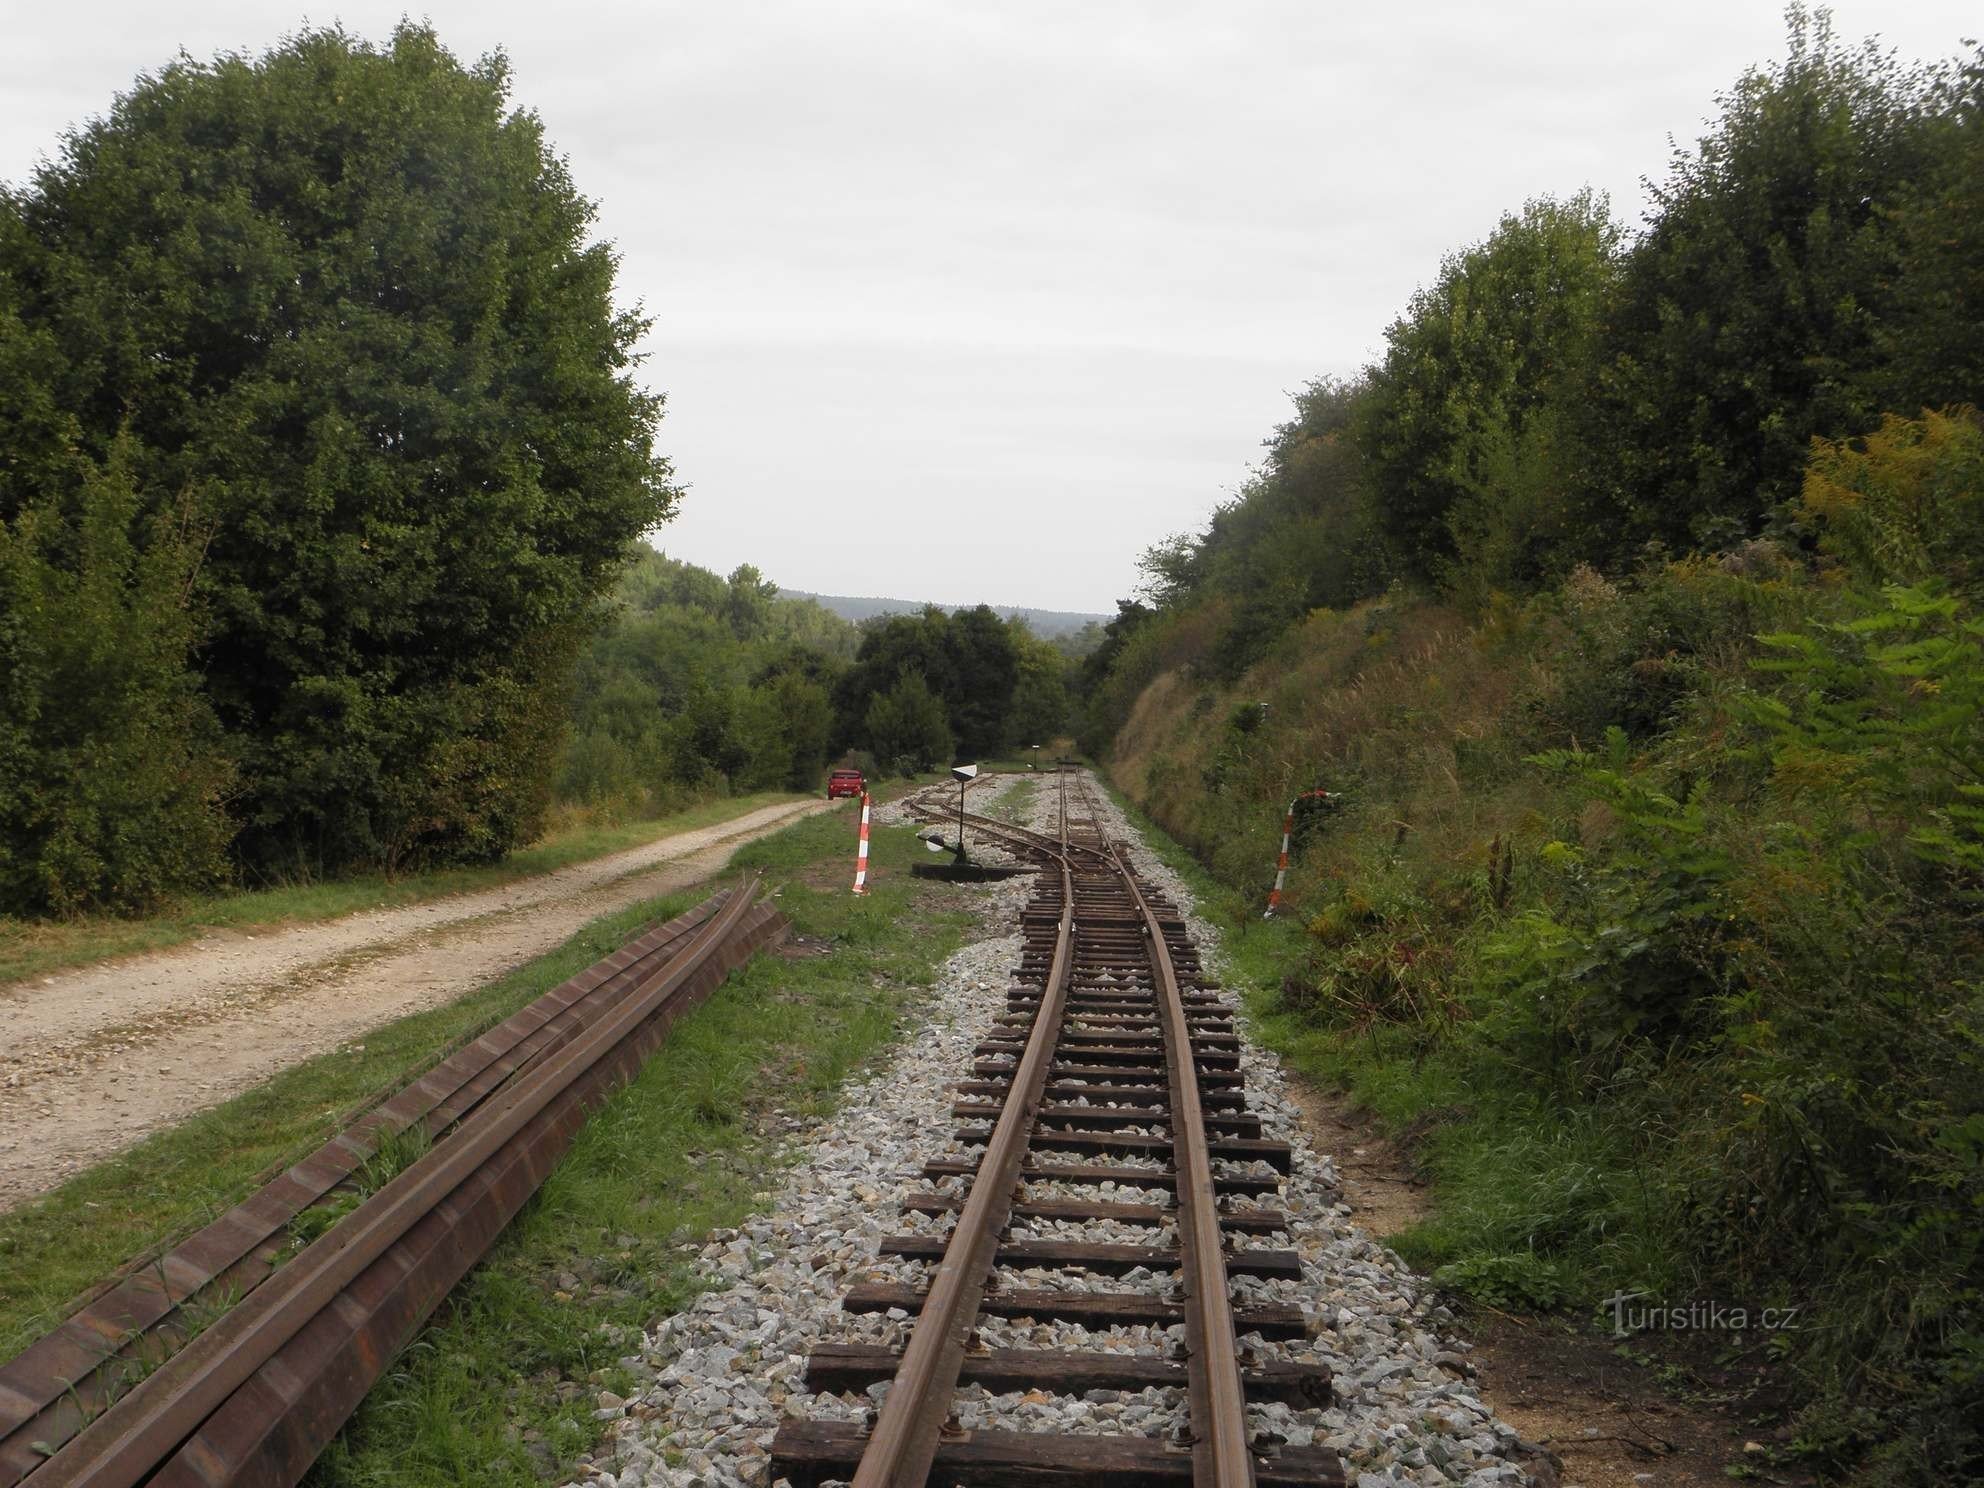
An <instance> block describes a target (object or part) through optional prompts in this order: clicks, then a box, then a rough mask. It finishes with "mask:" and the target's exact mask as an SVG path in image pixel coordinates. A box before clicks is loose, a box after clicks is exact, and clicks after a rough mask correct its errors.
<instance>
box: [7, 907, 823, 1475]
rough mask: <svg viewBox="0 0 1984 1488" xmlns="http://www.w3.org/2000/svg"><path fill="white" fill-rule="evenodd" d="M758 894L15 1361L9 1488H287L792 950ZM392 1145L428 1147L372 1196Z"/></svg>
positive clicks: (406, 1103)
mask: <svg viewBox="0 0 1984 1488" xmlns="http://www.w3.org/2000/svg"><path fill="white" fill-rule="evenodd" d="M757 890H758V885H757V881H756V879H755V878H753V879H751V880H748V881H746V882H744V883H742V884H740V885H739V886H738V887H736V888H733V889H730V890H727V891H725V892H722V893H719V894H717V895H715V896H714V897H712V898H710V899H709V900H707V901H705V902H704V903H702V904H700V905H698V906H697V907H696V908H694V909H692V910H690V911H689V912H688V913H686V914H683V915H681V916H680V917H678V918H676V919H674V920H671V921H669V922H668V923H667V924H665V925H662V926H660V927H658V928H656V929H654V930H651V931H649V932H648V933H646V934H644V935H642V936H640V937H639V938H638V939H636V940H633V941H631V942H629V943H628V944H627V945H626V946H624V947H622V948H621V949H620V950H618V951H616V952H614V953H613V954H612V955H611V956H608V957H607V958H606V959H605V960H603V961H601V962H599V963H598V964H597V965H595V966H592V967H590V968H589V969H587V970H586V971H584V972H582V973H580V974H579V975H578V976H575V977H573V978H572V979H571V980H570V981H568V982H565V983H564V984H562V985H561V986H558V987H555V988H553V989H552V990H551V991H549V992H547V993H545V994H544V995H543V996H542V997H540V998H538V999H537V1000H536V1001H535V1002H533V1003H531V1004H530V1005H529V1006H528V1007H526V1008H524V1009H523V1010H522V1011H520V1012H518V1013H517V1014H515V1015H514V1016H513V1017H511V1018H509V1019H507V1020H505V1021H504V1022H503V1023H501V1024H499V1025H498V1026H496V1027H494V1028H492V1029H490V1030H489V1031H488V1032H487V1033H485V1034H483V1035H482V1036H481V1037H480V1038H478V1039H476V1040H475V1041H474V1042H473V1043H471V1044H469V1045H467V1046H466V1047H464V1048H462V1049H460V1050H458V1051H457V1052H456V1053H454V1054H452V1055H450V1056H449V1057H448V1058H447V1059H445V1060H443V1061H442V1062H441V1063H440V1064H438V1065H436V1066H435V1067H434V1068H433V1069H431V1070H429V1071H428V1072H427V1073H426V1074H424V1075H422V1076H421V1077H420V1078H419V1079H418V1080H415V1081H414V1082H413V1083H412V1084H410V1085H408V1086H407V1087H406V1088H405V1089H403V1090H401V1091H399V1092H398V1093H397V1094H395V1095H393V1096H392V1097H391V1098H390V1099H388V1100H387V1101H386V1102H385V1103H384V1104H382V1105H380V1106H378V1107H377V1108H376V1109H374V1110H373V1111H371V1112H370V1113H369V1114H367V1115H366V1116H365V1117H364V1118H363V1119H362V1120H360V1121H358V1122H357V1123H356V1124H354V1125H353V1126H351V1127H350V1128H349V1129H348V1130H346V1131H343V1132H341V1133H339V1134H338V1135H337V1136H335V1137H333V1138H332V1139H331V1140H330V1141H328V1142H326V1143H325V1144H324V1145H323V1146H322V1147H321V1148H320V1149H318V1150H317V1151H316V1152H314V1153H312V1154H311V1155H310V1156H309V1157H307V1158H305V1159H304V1160H303V1161H302V1162H299V1163H297V1164H296V1165H295V1166H294V1167H292V1168H290V1169H289V1170H288V1171H287V1172H285V1173H283V1174H282V1175H281V1176H280V1177H278V1178H276V1179H275V1180H274V1181H273V1182H271V1183H269V1184H268V1185H267V1186H265V1187H264V1188H262V1189H261V1190H260V1191H258V1192H257V1193H255V1194H253V1195H252V1196H250V1197H249V1198H248V1199H246V1200H244V1201H243V1202H242V1203H241V1204H239V1205H237V1206H236V1207H235V1208H234V1209H232V1210H230V1211H228V1212H227V1213H226V1214H223V1215H222V1216H221V1217H220V1218H219V1219H217V1220H215V1221H214V1222H213V1223H212V1224H209V1225H208V1226H207V1227H206V1228H205V1229H203V1230H201V1231H199V1232H198V1233H197V1234H195V1235H193V1236H191V1237H190V1238H188V1239H186V1240H184V1241H182V1242H180V1243H178V1244H177V1245H174V1246H172V1247H171V1248H170V1249H169V1250H167V1251H165V1252H164V1253H163V1254H160V1255H156V1256H152V1257H148V1258H146V1259H144V1260H142V1261H140V1262H136V1263H134V1264H132V1265H131V1266H130V1267H128V1268H127V1269H126V1270H125V1272H124V1274H123V1275H121V1276H120V1277H118V1278H117V1279H116V1280H115V1281H113V1282H112V1283H110V1284H109V1285H108V1286H106V1287H105V1288H104V1289H103V1290H102V1291H101V1292H100V1293H98V1294H97V1295H96V1296H95V1297H93V1298H91V1299H90V1300H89V1301H88V1302H87V1303H86V1304H85V1305H84V1306H83V1307H82V1308H80V1309H79V1310H78V1311H77V1312H76V1313H75V1314H74V1315H73V1316H71V1317H70V1318H69V1319H68V1320H67V1321H65V1322H64V1323H63V1324H62V1325H61V1326H60V1327H58V1328H56V1329H55V1330H54V1331H53V1332H51V1333H49V1334H48V1335H46V1336H45V1337H43V1338H41V1339H39V1340H38V1341H36V1342H35V1343H33V1344H31V1345H30V1346H29V1347H28V1348H27V1349H25V1350H24V1351H23V1352H22V1353H21V1354H20V1355H19V1356H18V1357H16V1358H14V1359H12V1360H11V1361H9V1362H8V1363H7V1364H5V1365H4V1366H0V1488H13V1485H15V1484H18V1483H21V1482H23V1481H26V1482H27V1483H28V1484H29V1485H30V1488H64V1485H69V1484H89V1485H93V1488H110V1485H129V1484H136V1483H140V1482H145V1483H152V1484H160V1485H165V1484H192V1483H199V1484H203V1485H209V1488H212V1485H220V1484H257V1485H262V1484H290V1483H294V1482H296V1481H297V1480H298V1479H299V1478H301V1477H302V1475H303V1473H304V1471H305V1470H306V1469H307V1468H308V1467H309V1466H310V1464H311V1462H313V1461H314V1460H315V1459H316V1457H317V1454H318V1453H319V1452H321V1451H322V1450H323V1448H324V1446H325V1445H326V1444H327V1443H328V1442H329V1441H330V1439H331V1438H332V1436H333V1435H335V1434H336V1432H337V1431H338V1429H339V1427H340V1426H342V1424H343V1423H344V1421H345V1420H346V1418H347V1417H348V1416H349V1415H350V1414H351V1412H352V1410H353V1409H355V1408H356V1407H357V1405H358V1403H359V1401H360V1400H361V1399H363V1398H364V1396H365V1392H366V1391H367V1390H368V1389H369V1388H370V1387H371V1385H372V1384H373V1382H374V1381H375V1380H376V1379H377V1378H378V1377H379V1375H380V1374H381V1373H382V1372H383V1371H384V1369H385V1367H386V1365H387V1364H388V1363H389V1362H390V1361H391V1360H392V1358H393V1356H394V1354H395V1353H396V1352H397V1351H398V1350H399V1349H400V1348H401V1347H402V1346H403V1345H404V1344H405V1343H406V1342H407V1340H408V1339H410V1338H411V1337H412V1336H413V1335H414V1333H415V1332H416V1331H417V1330H418V1329H419V1327H420V1325H421V1324H422V1322H423V1321H424V1320H425V1319H426V1318H427V1316H428V1315H429V1314H430V1313H431V1312H432V1311H433V1310H434V1308H435V1307H436V1306H437V1305H438V1304H439V1303H440V1301H441V1299H442V1298H443V1297H445V1296H446V1295H447V1294H448V1291H449V1289H450V1288H452V1287H453V1286H454V1285H455V1283H456V1282H457V1281H459V1280H460V1279H461V1278H462V1276H463V1275H465V1274H466V1273H467V1271H468V1270H469V1268H470V1267H471V1266H473V1265H474V1264H475V1262H476V1261H477V1260H479V1259H480V1258H481V1257H482V1255H483V1254H484V1253H485V1252H486V1251H487V1250H488V1248H489V1246H490V1244H491V1243H492V1242H493V1241H494V1240H495V1238H496V1236H497V1235H498V1234H499V1233H501V1231H502V1229H503V1227H504V1226H505V1225H506V1224H507V1223H509V1221H510V1219H511V1218H512V1217H513V1216H514V1215H515V1214H516V1213H517V1211H518V1210H519V1209H520V1208H522V1206H523V1204H524V1202H525V1201H526V1200H527V1199H528V1198H529V1197H530V1196H531V1195H532V1194H533V1193H535V1192H536V1191H537V1188H538V1186H539V1185H540V1184H542V1183H543V1181H544V1179H545V1177H546V1176H547V1175H548V1174H549V1173H550V1172H551V1170H552V1169H553V1168H554V1167H555V1166H556V1165H557V1163H558V1161H559V1159H560V1158H561V1157H562V1156H563V1155H564V1153H565V1152H566V1150H567V1149H568V1148H569V1146H570V1145H571V1142H572V1138H573V1137H574V1135H575V1134H576V1133H577V1131H578V1130H579V1128H580V1126H581V1125H582V1124H583V1123H584V1121H585V1118H586V1116H587V1114H588V1113H589V1112H590V1111H591V1110H593V1109H594V1108H596V1107H597V1106H598V1105H599V1103H600V1102H601V1101H602V1100H603V1099H604V1098H605V1097H606V1095H607V1094H608V1093H609V1092H611V1091H612V1090H614V1089H615V1088H617V1087H618V1086H620V1085H622V1084H624V1083H626V1081H628V1080H629V1079H630V1078H632V1076H633V1075H634V1074H635V1073H636V1072H637V1071H638V1070H639V1069H640V1067H641V1065H642V1063H643V1062H644V1061H645V1060H646V1059H647V1058H648V1056H649V1055H651V1054H652V1053H653V1052H654V1051H655V1049H656V1048H657V1047H659V1046H660V1044H661V1043H662V1041H663V1039H664V1038H666V1036H667V1033H668V1030H669V1028H670V1027H671V1026H672V1025H673V1024H674V1023H675V1021H676V1020H677V1019H678V1018H680V1017H682V1016H683V1015H684V1014H686V1013H688V1012H689V1011H691V1010H692V1009H694V1008H695V1007H697V1006H698V1005H699V1004H701V1003H702V1002H703V1000H704V999H705V998H707V997H708V996H709V995H710V993H711V992H713V991H714V990H715V989H716V988H717V986H718V985H719V984H720V983H721V982H722V981H723V979H724V978H725V977H726V976H727V975H728V974H729V973H730V972H731V971H733V970H735V969H736V968H737V967H739V966H741V965H743V964H744V962H745V961H747V960H749V959H750V957H751V955H752V954H753V953H754V952H755V951H756V950H757V949H758V948H759V947H761V946H763V945H766V944H768V943H770V942H772V941H774V940H776V939H777V938H778V937H780V936H782V935H783V934H784V932H785V928H786V922H785V919H784V917H783V916H782V915H780V914H779V913H778V912H777V911H776V910H774V909H773V908H772V907H771V906H770V904H769V903H759V902H757ZM386 1144H394V1145H396V1146H398V1147H400V1148H401V1149H403V1150H407V1151H421V1150H422V1149H424V1151H422V1152H421V1155H420V1156H419V1157H417V1158H416V1159H415V1160H414V1161H413V1162H412V1163H411V1164H410V1165H408V1166H407V1167H406V1168H405V1169H404V1170H403V1171H401V1172H399V1173H398V1174H397V1175H396V1176H394V1177H391V1178H390V1179H388V1180H387V1181H385V1182H384V1183H383V1185H381V1186H380V1187H379V1188H378V1189H377V1191H376V1192H373V1193H371V1194H369V1195H367V1196H365V1197H364V1198H363V1200H362V1202H360V1201H359V1200H358V1197H357V1190H358V1188H359V1186H360V1184H361V1183H362V1181H363V1180H364V1178H365V1176H366V1172H367V1167H368V1164H369V1163H371V1162H372V1160H373V1159H374V1157H375V1154H378V1153H379V1152H380V1149H381V1147H382V1146H384V1145H386ZM347 1207H348V1208H349V1212H347V1213H344V1214H343V1215H342V1217H341V1218H337V1219H336V1222H335V1223H333V1224H331V1225H330V1227H329V1228H328V1229H325V1230H324V1231H323V1233H322V1234H321V1235H319V1236H318V1237H317V1238H315V1239H314V1240H311V1241H310V1242H309V1243H307V1244H304V1243H302V1241H301V1240H300V1238H299V1235H300V1234H302V1233H307V1232H308V1231H309V1230H310V1229H312V1228H314V1227H315V1226H314V1225H312V1223H311V1217H312V1215H313V1214H314V1215H315V1216H317V1217H319V1218H329V1217H331V1216H332V1215H335V1214H336V1213H337V1212H338V1211H339V1210H340V1209H343V1208H347ZM237 1298H238V1299H239V1300H234V1301H233V1304H232V1306H228V1307H227V1308H226V1310H225V1311H223V1312H221V1313H220V1315H219V1316H218V1317H217V1318H214V1319H213V1320H212V1321H211V1322H207V1323H206V1325H205V1326H204V1327H201V1326H200V1323H201V1322H205V1318H206V1316H207V1315H210V1314H212V1313H213V1312H214V1311H215V1310H216V1309H218V1308H220V1307H222V1306H225V1305H226V1303H227V1302H228V1301H230V1300H232V1299H237Z"/></svg>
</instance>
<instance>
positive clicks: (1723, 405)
mask: <svg viewBox="0 0 1984 1488" xmlns="http://www.w3.org/2000/svg"><path fill="white" fill-rule="evenodd" d="M1931 84H1932V79H1931V77H1930V75H1929V74H1926V73H1923V72H1921V71H1914V70H1903V69H1902V68H1901V67H1900V66H1899V64H1897V63H1896V62H1895V61H1894V60H1893V58H1892V57H1890V56H1887V55H1884V54H1882V53H1880V52H1878V51H1876V50H1875V49H1874V48H1873V46H1872V45H1871V44H1869V45H1868V46H1866V47H1864V48H1862V49H1860V50H1857V51H1848V50H1846V49H1844V48H1842V47H1840V46H1838V45H1836V44H1835V43H1834V41H1833V39H1832V34H1831V29H1830V25H1829V23H1828V21H1827V18H1826V16H1825V13H1824V12H1820V13H1819V14H1818V15H1817V16H1816V17H1807V15H1806V14H1805V12H1804V11H1803V10H1802V9H1799V8H1796V7H1794V8H1793V10H1792V11H1791V37H1790V48H1789V55H1788V56H1787V57H1786V59H1785V61H1784V63H1783V65H1782V66H1781V67H1780V68H1779V69H1778V70H1776V71H1775V72H1761V71H1753V72H1750V73H1748V74H1746V75H1745V76H1744V77H1743V79H1742V80H1741V81H1740V82H1739V83H1738V84H1737V85H1736V87H1735V88H1734V90H1733V91H1731V92H1730V93H1728V94H1727V95H1725V96H1724V97H1723V98H1722V99H1721V100H1720V102H1721V106H1722V113H1721V118H1720V119H1719V120H1718V121H1717V123H1716V127H1715V129H1714V131H1713V132H1712V133H1710V134H1708V135H1706V136H1705V137H1703V139H1702V140H1701V141H1700V142H1699V144H1698V145H1697V146H1696V148H1695V149H1694V150H1693V151H1692V152H1690V151H1685V150H1684V151H1677V152H1676V154H1675V157H1674V162H1673V165H1672V168H1671V170H1670V172H1669V174H1668V178H1667V180H1666V181H1665V182H1663V183H1660V184H1659V185H1658V186H1656V187H1655V188H1654V195H1655V201H1656V204H1657V207H1656V213H1655V215H1654V217H1653V218H1652V220H1651V222H1650V223H1649V225H1648V228H1647V231H1646V233H1645V234H1644V235H1643V236H1642V237H1641V238H1640V239H1639V241H1638V242H1637V243H1635V244H1634V246H1633V248H1632V251H1631V252H1630V253H1629V254H1628V255H1627V259H1626V263H1625V267H1624V270H1623V275H1622V281H1621V285H1620V289H1619V293H1618V295H1617V298H1616V300H1615V303H1614V305H1613V307H1612V309H1611V311H1610V313H1609V317H1608V321H1609V323H1608V328H1607V340H1608V343H1609V344H1608V351H1607V359H1606V360H1604V361H1603V362H1602V363H1601V364H1600V365H1599V367H1598V369H1597V375H1596V376H1595V377H1594V379H1593V382H1592V385H1591V387H1590V389H1589V396H1588V398H1587V399H1585V400H1584V401H1583V403H1582V405H1581V406H1582V407H1583V409H1584V411H1585V412H1584V416H1583V417H1582V418H1581V420H1580V423H1581V442H1582V443H1583V445H1584V446H1585V450H1586V456H1585V458H1586V460H1587V463H1588V474H1589V476H1590V478H1591V479H1592V480H1593V481H1594V482H1595V483H1597V484H1598V485H1599V486H1600V487H1601V489H1602V490H1603V491H1604V492H1605V493H1606V494H1607V495H1608V496H1609V497H1610V499H1611V502H1612V503H1613V513H1614V517H1615V522H1614V537H1613V540H1612V541H1611V542H1610V543H1609V544H1608V545H1607V546H1608V548H1609V556H1612V557H1614V558H1615V559H1616V558H1619V557H1623V556H1624V555H1625V554H1626V553H1627V552H1628V551H1629V550H1630V549H1631V548H1633V547H1635V546H1637V545H1638V544H1640V543H1643V542H1645V541H1647V540H1649V539H1658V540H1660V541H1662V542H1665V543H1666V544H1668V545H1669V546H1672V547H1689V546H1694V545H1700V544H1709V545H1714V544H1718V543H1723V542H1726V541H1728V540H1729V539H1731V538H1734V537H1739V536H1742V535H1744V534H1746V533H1753V532H1756V531H1758V530H1760V529H1761V528H1762V526H1763V524H1764V522H1765V519H1766V517H1767V516H1768V515H1769V514H1770V513H1771V512H1772V510H1773V509H1774V508H1777V507H1778V506H1779V505H1780V504H1782V503H1786V502H1789V501H1792V500H1795V498H1796V496H1797V494H1798V485H1799V480H1800V477H1801V475H1802V472H1803V470H1804V465H1805V458H1806V454H1807V451H1808V449H1809V446H1810V443H1811V440H1812V438H1813V436H1815V435H1823V436H1826V437H1828V438H1838V437H1842V436H1846V435H1852V434H1859V433H1862V432H1865V431H1866V430H1867V429H1868V428H1870V427H1872V425H1873V423H1874V422H1875V419H1876V415H1877V413H1878V409H1877V407H1876V406H1875V403H1874V400H1873V399H1872V397H1871V396H1870V395H1869V391H1868V388H1869V381H1870V374H1871V373H1872V372H1873V370H1874V369H1875V368H1876V367H1877V366H1878V365H1879V362H1880V360H1881V353H1880V347H1879V341H1878V334H1877V332H1878V328H1879V325H1880V323H1881V320H1882V318H1883V316H1884V314H1885V312H1886V311H1887V309H1888V307H1889V305H1890V304H1891V300H1892V289H1891V286H1892V285H1893V283H1894V281H1895V279H1896V277H1897V273H1898V268H1899V262H1898V250H1897V246H1896V243H1897V235H1896V232H1895V228H1894V225H1893V220H1892V214H1893V209H1894V208H1895V207H1896V206H1897V205H1898V204H1900V203H1901V202H1903V201H1905V200H1907V199H1908V198H1909V196H1910V194H1911V193H1912V192H1913V190H1914V188H1915V184H1916V183H1917V182H1919V181H1921V180H1922V179H1924V177H1925V174H1926V173H1927V172H1928V170H1929V168H1930V165H1931V163H1932V161H1933V158H1934V147H1935V143H1936V139H1937V131H1936V130H1935V129H1933V128H1932V127H1930V126H1931V122H1932V114H1933V111H1932V110H1931V108H1930V107H1929V100H1930V96H1931ZM1597 556H1607V555H1606V554H1600V555H1597Z"/></svg>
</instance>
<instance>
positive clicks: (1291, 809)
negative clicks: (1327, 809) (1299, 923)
mask: <svg viewBox="0 0 1984 1488" xmlns="http://www.w3.org/2000/svg"><path fill="white" fill-rule="evenodd" d="M1312 796H1313V797H1315V798H1316V799H1317V800H1321V801H1327V800H1329V799H1330V792H1329V791H1326V790H1309V791H1303V792H1302V793H1301V794H1300V795H1299V796H1296V797H1295V798H1294V800H1291V801H1290V802H1289V803H1288V814H1287V815H1286V816H1284V817H1282V819H1281V858H1280V860H1279V861H1277V862H1276V864H1275V866H1274V887H1273V888H1272V889H1270V890H1268V908H1267V913H1265V914H1263V915H1262V916H1261V918H1262V919H1264V920H1271V919H1273V918H1274V912H1275V911H1276V910H1277V909H1279V908H1281V888H1282V885H1283V884H1285V883H1287V882H1288V841H1289V839H1290V838H1291V837H1293V836H1294V835H1295V808H1296V806H1297V804H1298V803H1300V802H1303V801H1306V800H1308V799H1309V798H1310V797H1312Z"/></svg>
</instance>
